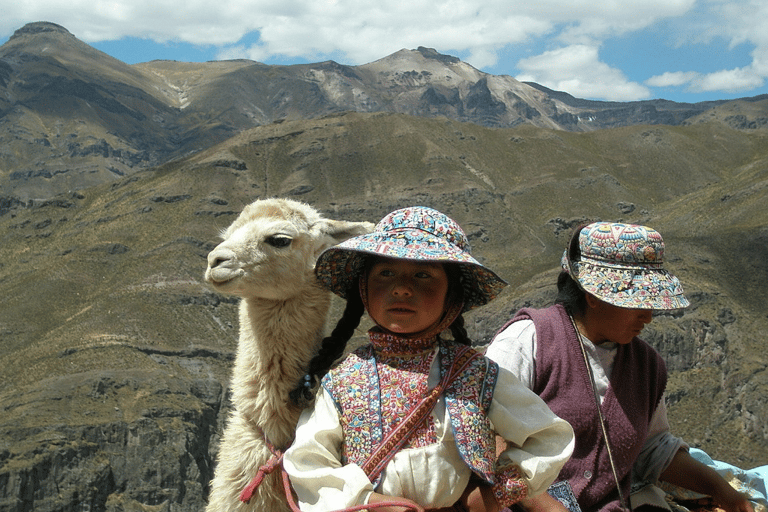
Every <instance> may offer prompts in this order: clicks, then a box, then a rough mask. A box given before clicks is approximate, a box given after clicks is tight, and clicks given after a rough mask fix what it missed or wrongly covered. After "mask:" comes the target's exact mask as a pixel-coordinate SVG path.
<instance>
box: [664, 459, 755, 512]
mask: <svg viewBox="0 0 768 512" xmlns="http://www.w3.org/2000/svg"><path fill="white" fill-rule="evenodd" d="M689 453H690V455H691V457H693V458H694V459H696V460H698V461H699V462H701V463H702V464H705V465H707V466H709V467H711V468H712V469H714V470H715V471H717V473H718V474H719V475H720V476H722V477H723V478H724V479H725V480H726V481H727V482H729V483H730V484H731V485H732V486H734V487H735V488H736V489H738V490H739V491H741V492H743V493H745V494H747V496H748V497H749V500H750V501H751V502H752V503H753V504H754V505H755V512H759V511H765V510H768V492H766V485H767V484H768V465H766V466H760V467H757V468H754V469H749V470H744V469H741V468H738V467H736V466H732V465H731V464H728V463H726V462H721V461H717V460H713V459H712V457H710V456H709V455H707V454H706V453H705V452H704V451H702V450H699V449H697V448H691V449H690V450H689ZM659 487H661V488H662V489H663V490H664V491H665V492H667V493H669V494H671V495H672V496H674V497H676V498H679V499H683V500H688V499H697V498H701V497H702V495H701V494H697V493H694V492H692V491H688V490H686V489H683V488H681V487H676V486H672V485H669V484H666V483H661V485H660V486H659Z"/></svg>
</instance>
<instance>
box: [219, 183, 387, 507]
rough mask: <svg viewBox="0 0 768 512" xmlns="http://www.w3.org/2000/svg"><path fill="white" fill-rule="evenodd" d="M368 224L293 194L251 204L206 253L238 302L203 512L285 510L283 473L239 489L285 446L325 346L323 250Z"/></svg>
mask: <svg viewBox="0 0 768 512" xmlns="http://www.w3.org/2000/svg"><path fill="white" fill-rule="evenodd" d="M372 229H373V224H371V223H369V222H346V221H336V220H330V219H325V218H322V217H321V216H320V214H318V212H317V211H315V210H314V209H313V208H312V207H311V206H309V205H307V204H304V203H299V202H297V201H292V200H288V199H278V198H273V199H262V200H257V201H255V202H253V203H251V204H249V205H247V206H246V207H245V208H244V209H243V211H242V212H241V213H240V215H239V216H238V217H237V219H235V221H234V222H233V223H232V225H231V226H229V228H227V229H226V231H224V232H223V234H222V238H223V240H224V241H223V242H222V243H221V244H219V245H218V246H217V247H216V248H214V249H213V250H212V251H211V252H210V254H209V255H208V268H207V269H206V271H205V280H206V281H207V282H208V283H210V284H211V285H212V286H213V288H214V289H215V290H216V291H218V292H220V293H224V294H229V295H236V296H239V297H240V298H241V299H240V319H239V322H240V338H239V342H238V348H237V356H236V359H235V364H234V368H233V371H232V381H231V385H232V404H233V411H232V413H231V415H230V417H229V418H228V422H227V425H226V427H225V429H224V433H223V435H222V439H221V445H220V448H219V456H218V460H217V465H216V468H215V471H214V478H213V480H212V482H211V492H210V496H209V500H208V506H207V508H206V511H207V512H225V511H226V512H229V511H246V510H247V511H260V512H280V511H287V510H289V507H288V505H287V502H286V499H285V492H284V490H283V485H282V480H281V476H280V471H274V472H272V473H270V474H268V475H266V476H265V478H264V480H263V482H262V483H261V485H260V486H259V487H258V489H257V490H256V493H255V494H254V495H253V497H252V498H251V499H250V501H249V502H248V503H247V504H246V503H243V502H241V501H240V499H239V497H240V493H241V491H243V489H244V488H245V487H246V486H248V484H249V483H250V482H251V481H252V479H253V478H254V477H255V476H256V474H257V472H258V470H259V468H260V467H261V466H263V465H264V464H265V463H266V462H267V461H268V460H269V459H270V457H271V455H272V454H271V452H270V449H269V445H268V443H271V444H272V445H273V446H274V447H275V448H276V449H277V450H280V451H282V450H285V449H286V448H287V446H288V444H289V443H290V442H291V440H292V439H293V433H294V430H295V427H296V423H297V421H298V417H299V413H300V412H301V411H300V410H299V408H298V407H296V406H294V405H293V404H292V403H291V402H290V400H289V398H288V393H289V391H290V390H291V389H292V388H293V387H294V386H296V384H297V383H298V382H299V380H300V378H301V376H302V375H303V374H304V372H305V371H306V367H307V365H308V363H309V360H310V359H311V358H312V356H313V355H314V354H315V352H316V350H317V348H318V347H319V341H320V339H321V334H322V330H323V328H324V326H325V320H326V314H327V312H328V309H329V306H330V301H331V293H330V292H328V291H326V290H324V289H322V288H321V287H320V286H319V285H318V284H317V282H316V280H315V275H314V264H315V260H316V259H317V257H318V256H319V254H320V253H321V252H322V251H323V250H324V249H326V248H327V247H330V246H331V245H334V244H336V243H339V242H342V241H343V240H345V239H347V238H349V237H352V236H356V235H360V234H364V233H367V232H370V231H371V230H372Z"/></svg>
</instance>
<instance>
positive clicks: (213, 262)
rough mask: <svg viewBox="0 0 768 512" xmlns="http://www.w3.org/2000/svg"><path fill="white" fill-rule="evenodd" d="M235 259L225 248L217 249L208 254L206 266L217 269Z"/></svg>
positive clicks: (232, 253) (230, 251) (233, 254)
mask: <svg viewBox="0 0 768 512" xmlns="http://www.w3.org/2000/svg"><path fill="white" fill-rule="evenodd" d="M234 259H235V253H234V252H232V250H230V249H227V248H226V247H219V248H216V249H214V250H213V251H211V252H210V253H209V254H208V266H209V267H211V268H217V267H220V266H222V265H225V266H226V264H227V263H228V262H230V261H233V260H234Z"/></svg>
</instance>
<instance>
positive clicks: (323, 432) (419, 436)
mask: <svg viewBox="0 0 768 512" xmlns="http://www.w3.org/2000/svg"><path fill="white" fill-rule="evenodd" d="M316 274H317V276H318V278H319V280H320V281H321V282H322V283H323V285H324V286H326V287H327V288H329V289H331V290H332V291H333V292H335V293H336V294H338V295H340V296H341V297H343V298H345V299H346V300H347V305H346V309H345V311H344V314H343V316H342V318H341V319H340V320H339V322H338V324H337V326H336V328H335V330H334V331H333V332H332V334H331V336H329V337H328V338H326V339H325V340H323V347H322V348H321V351H320V353H319V354H318V356H317V357H315V359H313V361H312V362H311V363H310V369H309V374H308V375H307V376H305V381H304V382H303V383H302V385H300V386H299V387H298V388H297V389H296V390H295V391H294V393H293V394H292V396H293V397H294V399H297V398H299V397H300V396H301V395H304V398H305V399H310V398H312V393H311V389H312V388H313V387H314V386H313V385H314V383H315V378H316V377H322V391H321V392H320V393H319V394H318V395H317V398H316V400H315V403H314V405H313V406H312V407H310V408H308V409H306V410H305V411H304V413H303V414H302V416H301V418H300V420H299V424H298V427H297V430H296V438H295V441H294V443H293V445H292V446H291V448H290V449H288V450H287V451H286V453H285V458H284V466H285V469H286V471H287V473H288V474H289V476H290V479H291V483H292V485H293V488H294V490H295V491H296V494H297V496H298V499H299V504H300V507H301V510H302V511H318V512H327V511H329V510H339V509H343V508H345V507H350V506H355V505H366V504H368V505H374V504H376V503H381V502H384V501H392V500H393V499H398V500H399V501H400V502H401V503H404V504H412V505H413V504H418V505H419V506H421V507H423V508H425V509H444V510H463V509H469V510H473V511H475V510H477V511H484V510H491V511H496V510H499V509H501V508H504V507H506V506H508V505H511V504H513V503H515V502H517V501H519V500H521V499H523V498H525V497H527V496H531V495H535V494H538V493H541V492H543V491H544V490H546V489H547V486H549V484H551V483H552V482H553V480H554V479H555V477H556V476H557V474H558V472H559V471H560V468H561V467H562V466H563V464H564V463H565V462H566V460H567V459H568V457H569V456H570V454H571V451H572V449H573V431H572V429H571V427H570V425H569V424H568V423H566V422H565V421H563V420H561V419H560V418H558V417H557V416H555V415H554V414H553V413H552V412H551V411H550V410H549V409H548V408H547V407H546V405H545V404H544V402H542V401H541V400H540V399H539V398H538V397H537V396H536V395H535V394H534V393H532V392H531V391H529V390H528V389H526V388H525V387H524V386H522V385H521V384H520V383H519V382H518V381H517V380H516V378H515V377H513V376H512V374H511V373H509V372H507V371H506V370H500V369H499V367H498V365H496V364H495V363H493V362H491V361H490V360H489V359H486V358H485V357H483V356H481V355H480V354H479V353H477V352H476V351H474V350H473V349H471V348H469V344H470V340H469V339H468V338H467V333H466V331H465V329H464V327H463V324H464V320H463V317H462V313H463V312H464V311H467V310H469V309H471V308H473V307H475V306H480V305H482V304H485V303H487V302H488V301H490V300H491V299H493V298H494V297H495V296H496V295H497V294H498V293H499V292H500V291H501V289H502V288H503V287H504V286H506V283H505V282H504V281H503V280H501V279H500V278H499V277H498V276H496V274H494V273H493V272H492V271H490V270H488V269H487V268H485V267H483V266H482V265H481V264H480V263H478V262H477V261H476V260H475V259H474V258H473V257H472V256H470V254H469V245H468V243H467V239H466V236H465V235H464V232H463V231H462V230H461V228H460V227H459V226H458V224H456V223H455V222H454V221H453V220H451V219H450V218H448V217H447V216H445V215H443V214H442V213H440V212H438V211H436V210H433V209H430V208H425V207H412V208H405V209H402V210H397V211H395V212H392V213H390V214H389V215H387V216H386V217H385V218H384V219H382V221H381V222H379V224H378V225H377V226H376V229H375V231H374V232H373V233H370V234H367V235H363V236H359V237H356V238H352V239H350V240H347V241H346V242H344V243H342V244H340V245H337V246H335V247H333V248H331V249H329V250H327V251H326V252H324V253H323V254H322V255H321V256H320V258H319V259H318V262H317V266H316ZM364 311H367V312H368V314H369V316H370V317H371V319H372V320H373V321H374V322H375V324H376V326H375V327H373V328H372V329H371V330H370V331H369V338H370V344H369V345H366V346H364V347H362V348H360V349H358V350H356V351H355V352H353V353H351V354H350V355H349V356H348V357H347V358H346V359H345V360H344V361H343V362H342V363H341V364H340V365H339V366H338V367H336V368H334V369H333V370H331V371H330V372H329V371H328V369H329V368H330V366H331V365H332V363H333V362H334V360H335V359H337V358H338V357H339V356H340V355H341V354H342V353H343V351H344V347H345V346H346V343H347V340H349V338H350V337H351V336H352V334H353V331H354V329H355V327H356V326H357V325H358V324H359V321H360V318H361V316H362V314H363V312H364ZM445 329H450V331H451V333H452V337H453V341H451V340H447V339H443V338H442V337H441V333H442V332H443V331H444V330H445ZM326 372H327V374H326ZM323 375H324V376H323ZM425 397H427V398H425ZM429 397H431V399H430V398H429ZM496 434H498V435H499V436H500V437H501V438H503V439H504V440H506V445H505V446H501V447H500V448H499V451H500V456H499V457H498V460H497V457H496V454H497V451H496V442H495V435H496ZM452 507H462V508H452ZM370 508H371V510H378V511H393V512H394V511H398V512H399V511H404V510H407V509H408V508H407V507H405V506H388V507H373V506H372V507H370ZM414 510H415V509H414Z"/></svg>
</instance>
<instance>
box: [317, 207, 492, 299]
mask: <svg viewBox="0 0 768 512" xmlns="http://www.w3.org/2000/svg"><path fill="white" fill-rule="evenodd" d="M469 251H470V247H469V242H468V240H467V236H466V235H465V234H464V231H462V229H461V227H460V226H459V225H458V224H457V223H456V222H455V221H454V220H453V219H451V218H450V217H448V216H447V215H444V214H442V213H440V212H439V211H437V210H434V209H432V208H427V207H424V206H412V207H409V208H403V209H400V210H396V211H394V212H392V213H390V214H388V215H387V216H386V217H384V218H383V219H381V221H380V222H379V223H378V224H377V225H376V227H375V228H374V230H373V232H372V233H368V234H365V235H361V236H357V237H354V238H350V239H349V240H346V241H344V242H342V243H340V244H338V245H335V246H333V247H331V248H330V249H328V250H326V251H325V252H323V253H322V254H321V255H320V257H319V258H318V260H317V264H316V265H315V274H316V275H317V278H318V279H319V280H320V282H321V283H322V284H323V286H325V287H326V288H328V289H329V290H331V291H333V292H334V293H335V294H336V295H339V296H340V297H343V298H346V294H347V291H348V290H349V287H350V285H351V284H352V283H353V282H354V280H355V279H356V278H357V277H358V276H359V275H360V273H361V272H362V271H363V267H364V263H365V256H382V257H387V258H401V259H407V260H413V261H424V262H434V263H456V264H458V265H457V266H458V267H459V269H460V271H461V281H462V285H463V288H464V309H465V310H469V309H471V308H473V307H475V306H480V305H482V304H485V303H487V302H489V301H490V300H491V299H493V298H494V297H496V295H498V294H499V292H500V291H501V290H502V289H503V288H504V287H505V286H506V285H507V283H506V282H505V281H504V280H503V279H501V278H500V277H499V276H497V275H496V274H495V273H493V272H492V271H491V270H489V269H487V268H486V267H484V266H483V265H481V264H480V263H479V262H478V261H477V260H476V259H475V258H473V257H472V256H471V255H470V254H469Z"/></svg>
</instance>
